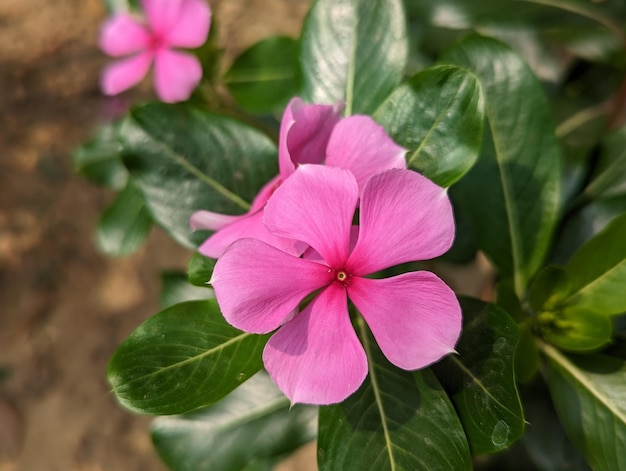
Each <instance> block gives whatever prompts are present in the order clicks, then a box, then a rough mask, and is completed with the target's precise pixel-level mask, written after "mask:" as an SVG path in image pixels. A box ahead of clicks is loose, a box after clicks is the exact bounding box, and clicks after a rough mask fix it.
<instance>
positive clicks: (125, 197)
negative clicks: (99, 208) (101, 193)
mask: <svg viewBox="0 0 626 471" xmlns="http://www.w3.org/2000/svg"><path fill="white" fill-rule="evenodd" d="M151 229H152V217H151V216H150V213H149V212H148V210H147V209H146V205H145V202H144V200H143V195H142V194H141V192H140V191H139V190H138V189H137V187H136V186H135V185H134V184H133V182H132V181H131V180H129V181H128V183H127V185H126V188H124V189H123V190H122V191H121V192H120V193H119V194H118V195H117V197H116V198H115V200H114V201H113V203H112V204H111V206H109V207H108V208H107V209H106V210H105V211H104V212H103V213H102V216H100V220H99V221H98V227H97V229H96V243H97V245H98V248H99V249H100V250H101V251H102V252H103V253H104V254H106V255H108V256H109V257H121V256H123V255H129V254H131V253H133V252H134V251H135V250H137V249H138V248H139V247H141V246H142V245H143V244H144V242H145V241H146V239H147V238H148V236H149V235H150V230H151Z"/></svg>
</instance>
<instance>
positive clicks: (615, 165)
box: [585, 126, 626, 199]
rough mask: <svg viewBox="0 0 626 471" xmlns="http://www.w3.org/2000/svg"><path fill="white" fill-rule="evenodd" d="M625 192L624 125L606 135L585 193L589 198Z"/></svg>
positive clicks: (625, 155) (625, 127)
mask: <svg viewBox="0 0 626 471" xmlns="http://www.w3.org/2000/svg"><path fill="white" fill-rule="evenodd" d="M623 194H626V126H624V127H622V128H621V129H619V130H617V131H615V132H613V133H611V134H610V135H608V136H607V137H606V138H605V140H604V142H603V143H602V155H601V156H600V162H599V163H598V166H597V168H596V170H595V175H594V177H593V179H592V180H591V182H590V183H589V185H587V188H585V195H586V196H587V197H589V198H590V199H596V198H600V197H604V198H606V197H611V196H617V195H623Z"/></svg>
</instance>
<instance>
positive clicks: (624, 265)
mask: <svg viewBox="0 0 626 471" xmlns="http://www.w3.org/2000/svg"><path fill="white" fill-rule="evenodd" d="M624 241H626V214H622V215H621V216H619V217H617V218H616V219H615V220H613V221H611V223H610V224H609V225H608V226H607V227H605V228H604V230H602V231H601V232H600V233H598V234H597V235H596V236H595V237H594V238H593V239H591V240H590V241H588V242H587V243H586V244H585V245H583V246H582V247H581V248H580V249H579V250H578V251H577V252H576V253H575V254H574V255H573V256H572V258H571V259H570V261H569V262H568V263H567V265H565V271H566V272H567V274H568V276H569V279H570V293H571V294H570V296H569V297H568V298H567V299H565V300H564V301H563V302H562V304H563V305H566V306H574V307H576V308H577V309H583V310H589V311H594V312H597V313H600V314H605V315H612V314H619V313H621V312H624V311H626V297H625V296H624V292H623V290H624V286H626V243H624Z"/></svg>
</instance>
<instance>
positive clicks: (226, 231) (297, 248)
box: [192, 210, 306, 258]
mask: <svg viewBox="0 0 626 471" xmlns="http://www.w3.org/2000/svg"><path fill="white" fill-rule="evenodd" d="M207 212H208V211H207ZM205 213H206V212H205ZM196 214H197V213H196ZM213 214H215V213H213ZM194 215H195V214H194ZM224 217H228V216H224ZM230 217H232V218H235V220H234V221H232V222H231V224H229V225H227V226H225V227H222V228H221V229H219V230H218V231H217V232H216V233H215V234H213V235H212V236H210V237H209V238H208V239H207V240H205V241H204V242H203V243H202V245H200V247H199V248H198V252H200V253H201V254H202V255H204V256H206V257H211V258H218V257H221V256H222V254H223V253H224V251H225V250H226V249H227V248H228V247H229V246H230V244H232V243H233V242H235V241H236V240H239V239H245V238H250V239H257V240H262V241H263V242H265V243H266V244H268V245H271V246H272V247H276V248H277V249H280V250H282V251H283V252H286V253H289V254H292V255H300V254H301V253H302V252H303V251H304V250H305V249H306V244H303V243H302V242H298V241H296V240H292V239H285V238H282V237H277V236H275V235H274V234H272V233H270V232H269V231H268V230H267V228H266V227H265V225H264V224H263V210H259V211H257V212H256V213H248V214H244V215H243V216H230ZM192 218H193V216H192Z"/></svg>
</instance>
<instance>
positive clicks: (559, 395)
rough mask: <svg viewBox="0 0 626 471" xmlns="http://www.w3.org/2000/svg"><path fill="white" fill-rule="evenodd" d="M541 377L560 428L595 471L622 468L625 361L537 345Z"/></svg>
mask: <svg viewBox="0 0 626 471" xmlns="http://www.w3.org/2000/svg"><path fill="white" fill-rule="evenodd" d="M542 350H543V353H544V354H545V355H546V358H547V362H548V368H547V370H546V373H545V376H546V381H547V383H548V386H549V388H550V394H551V396H552V400H553V402H554V406H555V408H556V411H557V413H558V415H559V417H560V419H561V422H562V424H563V427H564V428H565V431H566V432H567V434H568V435H569V437H570V439H571V440H572V442H573V443H574V445H575V446H576V447H577V448H578V450H579V451H580V452H581V453H582V455H583V456H584V457H585V458H586V459H587V461H588V462H589V464H590V465H591V467H592V468H593V469H594V470H595V471H615V470H618V469H626V453H624V450H626V364H625V362H624V361H623V360H619V359H617V358H613V357H609V356H605V355H584V356H574V355H572V356H566V355H564V354H562V353H560V352H559V351H558V350H556V349H555V348H553V347H551V346H549V345H542Z"/></svg>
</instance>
